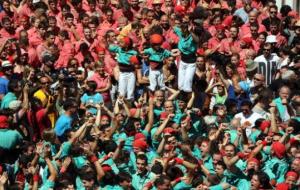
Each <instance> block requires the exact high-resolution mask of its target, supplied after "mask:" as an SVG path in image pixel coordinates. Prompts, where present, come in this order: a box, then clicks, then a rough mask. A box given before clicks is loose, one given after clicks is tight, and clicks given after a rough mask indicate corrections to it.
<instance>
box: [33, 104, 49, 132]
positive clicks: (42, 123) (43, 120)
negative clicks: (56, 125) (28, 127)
mask: <svg viewBox="0 0 300 190" xmlns="http://www.w3.org/2000/svg"><path fill="white" fill-rule="evenodd" d="M35 117H36V121H37V126H38V127H39V131H40V136H42V135H43V131H44V130H45V129H49V128H51V121H50V119H49V117H48V115H47V112H46V109H45V108H43V109H40V110H39V111H37V112H36V113H35Z"/></svg>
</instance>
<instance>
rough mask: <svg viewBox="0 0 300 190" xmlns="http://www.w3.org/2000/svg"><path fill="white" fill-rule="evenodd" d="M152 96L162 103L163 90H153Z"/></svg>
mask: <svg viewBox="0 0 300 190" xmlns="http://www.w3.org/2000/svg"><path fill="white" fill-rule="evenodd" d="M154 97H155V99H156V100H157V101H158V102H159V103H160V104H161V103H163V102H164V99H165V98H164V91H162V90H156V91H155V92H154Z"/></svg>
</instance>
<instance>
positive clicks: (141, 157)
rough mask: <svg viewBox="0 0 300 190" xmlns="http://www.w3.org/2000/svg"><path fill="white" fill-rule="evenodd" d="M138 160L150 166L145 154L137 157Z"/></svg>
mask: <svg viewBox="0 0 300 190" xmlns="http://www.w3.org/2000/svg"><path fill="white" fill-rule="evenodd" d="M136 160H144V161H145V163H146V164H148V158H147V156H146V155H145V154H139V155H138V156H137V157H136Z"/></svg>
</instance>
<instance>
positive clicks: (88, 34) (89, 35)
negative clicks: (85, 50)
mask: <svg viewBox="0 0 300 190" xmlns="http://www.w3.org/2000/svg"><path fill="white" fill-rule="evenodd" d="M83 34H84V37H85V39H87V40H91V39H92V38H93V37H92V30H91V29H90V28H88V27H86V28H84V29H83Z"/></svg>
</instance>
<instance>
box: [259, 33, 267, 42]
mask: <svg viewBox="0 0 300 190" xmlns="http://www.w3.org/2000/svg"><path fill="white" fill-rule="evenodd" d="M267 36H268V33H266V32H260V33H259V34H258V37H257V39H258V42H259V43H260V44H264V43H265V42H266V38H267Z"/></svg>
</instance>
